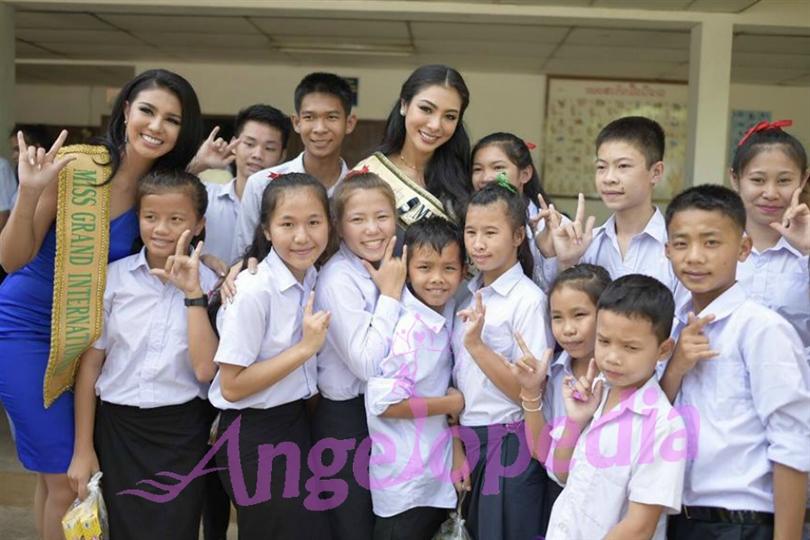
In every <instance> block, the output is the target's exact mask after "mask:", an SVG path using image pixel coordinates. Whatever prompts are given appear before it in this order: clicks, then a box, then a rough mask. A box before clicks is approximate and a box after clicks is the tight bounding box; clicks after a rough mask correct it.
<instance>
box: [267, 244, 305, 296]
mask: <svg viewBox="0 0 810 540" xmlns="http://www.w3.org/2000/svg"><path fill="white" fill-rule="evenodd" d="M262 264H266V265H267V267H268V268H269V270H270V276H272V279H273V281H274V282H275V283H276V285H277V286H278V289H279V290H280V291H281V292H284V291H286V290H287V289H290V288H292V287H301V288H302V289H304V290H305V291H308V290H310V289H312V287H313V286H314V284H315V278H316V277H317V275H318V271H317V270H315V267H310V268H309V269H308V270H307V273H306V275H304V283H303V284H301V283H298V280H297V279H295V276H294V275H293V274H292V272H290V269H289V268H287V265H286V264H284V261H282V260H281V257H279V256H278V253H276V250H275V249H272V248H271V249H270V253H269V254H268V255H267V257H265V258H264V260H263V261H262Z"/></svg>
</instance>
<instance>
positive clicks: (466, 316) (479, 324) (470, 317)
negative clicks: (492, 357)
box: [458, 291, 487, 348]
mask: <svg viewBox="0 0 810 540" xmlns="http://www.w3.org/2000/svg"><path fill="white" fill-rule="evenodd" d="M486 311H487V310H486V307H485V306H484V300H483V298H482V296H481V291H478V292H476V293H475V304H474V305H472V306H470V307H468V308H466V309H462V310H461V311H459V312H458V316H459V317H460V318H461V321H462V322H463V323H464V345H465V346H466V347H467V348H469V347H470V346H473V345H478V344H480V343H481V332H482V331H483V329H484V318H485V317H486Z"/></svg>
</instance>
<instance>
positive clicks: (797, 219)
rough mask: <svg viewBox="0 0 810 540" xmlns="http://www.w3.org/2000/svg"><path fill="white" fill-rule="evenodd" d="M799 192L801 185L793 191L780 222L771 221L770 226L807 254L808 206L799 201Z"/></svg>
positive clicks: (809, 233) (809, 251)
mask: <svg viewBox="0 0 810 540" xmlns="http://www.w3.org/2000/svg"><path fill="white" fill-rule="evenodd" d="M801 192H802V188H801V187H800V188H797V189H796V191H794V192H793V196H792V197H791V199H790V206H789V207H788V209H787V210H785V213H784V215H783V216H782V222H781V223H780V222H778V221H775V222H773V223H771V227H773V228H774V229H776V230H777V231H779V234H781V235H782V236H783V237H784V238H785V240H787V241H788V242H789V243H790V245H792V246H793V247H795V248H796V249H798V250H799V251H801V252H802V253H803V254H804V255H807V254H810V208H808V207H807V205H806V204H804V203H800V202H799V195H801Z"/></svg>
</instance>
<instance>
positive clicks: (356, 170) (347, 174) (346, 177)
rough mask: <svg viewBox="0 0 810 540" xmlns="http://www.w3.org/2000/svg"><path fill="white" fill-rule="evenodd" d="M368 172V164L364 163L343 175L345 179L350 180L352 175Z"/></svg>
mask: <svg viewBox="0 0 810 540" xmlns="http://www.w3.org/2000/svg"><path fill="white" fill-rule="evenodd" d="M367 172H368V166H367V165H363V166H362V167H361V168H360V169H355V170H353V171H349V172H347V173H346V176H344V177H343V179H344V180H348V179H349V178H351V177H352V176H357V175H358V174H366V173H367Z"/></svg>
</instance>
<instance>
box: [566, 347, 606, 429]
mask: <svg viewBox="0 0 810 540" xmlns="http://www.w3.org/2000/svg"><path fill="white" fill-rule="evenodd" d="M598 373H599V369H598V368H597V367H596V360H594V359H593V358H591V361H590V363H589V364H588V371H587V372H586V373H585V375H583V376H582V377H580V378H579V379H576V378H575V377H573V376H571V375H569V376H567V377H565V378H564V379H563V385H562V389H563V401H564V403H565V414H566V416H568V419H569V420H571V421H573V422H575V423H576V424H577V425H578V426H580V427H583V426H584V425H585V424H587V423H588V422H589V421H590V420H591V418H593V415H594V413H596V409H598V408H599V404H600V403H601V401H602V391H603V386H604V385H603V384H602V381H601V380H598V381H596V383H595V384H594V380H595V379H596V376H597V375H598Z"/></svg>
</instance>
